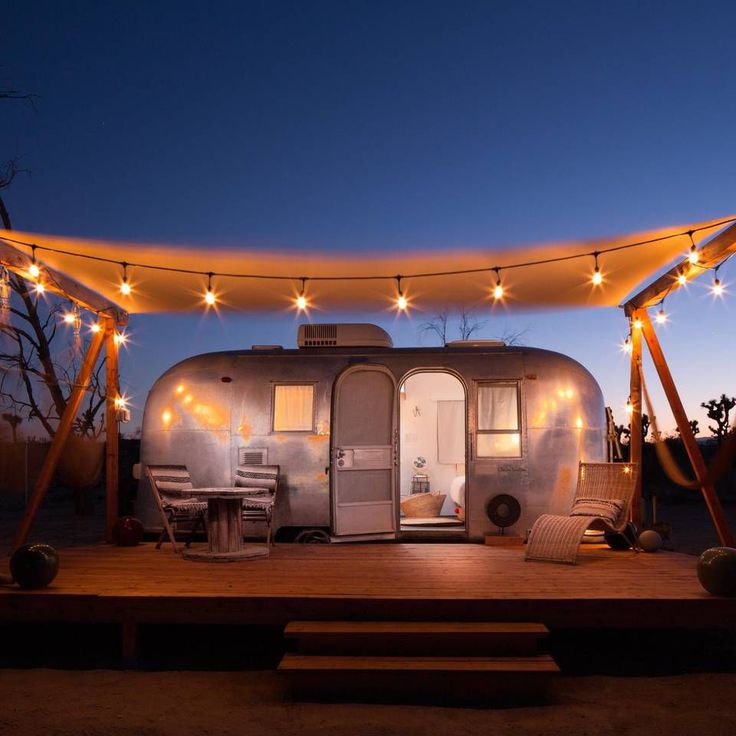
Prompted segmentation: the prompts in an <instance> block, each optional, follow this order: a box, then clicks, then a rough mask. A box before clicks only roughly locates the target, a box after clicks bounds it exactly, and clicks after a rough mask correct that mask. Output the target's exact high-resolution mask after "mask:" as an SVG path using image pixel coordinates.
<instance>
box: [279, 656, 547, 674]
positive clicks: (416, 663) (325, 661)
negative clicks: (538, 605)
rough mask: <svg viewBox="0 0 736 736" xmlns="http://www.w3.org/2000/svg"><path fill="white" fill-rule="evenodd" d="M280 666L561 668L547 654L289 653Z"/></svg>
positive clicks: (533, 670) (466, 669)
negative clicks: (456, 655) (370, 654)
mask: <svg viewBox="0 0 736 736" xmlns="http://www.w3.org/2000/svg"><path fill="white" fill-rule="evenodd" d="M279 669H280V670H301V671H309V672H320V671H324V670H337V671H340V672H350V671H356V670H369V671H372V672H373V671H379V670H400V671H403V672H423V671H439V672H524V673H527V674H534V673H537V672H544V673H548V672H559V667H558V666H557V664H556V663H555V661H554V659H552V657H550V656H549V655H547V654H540V655H537V656H534V657H366V656H362V655H361V656H355V657H351V656H349V655H343V656H334V655H329V656H315V655H308V656H303V655H301V654H286V655H284V658H283V659H282V660H281V664H280V665H279Z"/></svg>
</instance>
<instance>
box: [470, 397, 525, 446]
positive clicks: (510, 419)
mask: <svg viewBox="0 0 736 736" xmlns="http://www.w3.org/2000/svg"><path fill="white" fill-rule="evenodd" d="M519 428H520V423H519V386H518V384H516V383H481V384H479V385H478V432H477V437H476V449H477V455H478V457H520V456H521V432H520V431H519Z"/></svg>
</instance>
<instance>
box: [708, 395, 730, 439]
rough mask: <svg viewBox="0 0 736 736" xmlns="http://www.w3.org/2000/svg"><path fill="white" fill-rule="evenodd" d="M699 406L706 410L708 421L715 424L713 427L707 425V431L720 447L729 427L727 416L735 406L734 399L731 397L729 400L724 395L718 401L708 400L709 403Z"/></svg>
mask: <svg viewBox="0 0 736 736" xmlns="http://www.w3.org/2000/svg"><path fill="white" fill-rule="evenodd" d="M700 406H702V407H703V409H706V410H707V412H708V419H712V420H713V421H714V422H715V426H714V425H712V424H709V425H708V429H709V430H710V431H711V434H712V435H713V436H714V437H715V438H716V440H717V441H718V444H719V445H720V444H721V442H723V440H724V439H725V437H726V435H727V434H728V430H729V429H730V427H731V423H730V421H729V414H730V412H731V409H733V408H734V406H736V397H733V396H731V397H730V398H729V397H728V396H726V394H721V398H720V399H710V401H705V402H703V403H702V404H701V405H700Z"/></svg>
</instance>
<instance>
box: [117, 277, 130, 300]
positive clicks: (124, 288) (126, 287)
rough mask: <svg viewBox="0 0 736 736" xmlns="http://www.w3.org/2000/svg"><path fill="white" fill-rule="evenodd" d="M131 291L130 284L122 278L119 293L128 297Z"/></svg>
mask: <svg viewBox="0 0 736 736" xmlns="http://www.w3.org/2000/svg"><path fill="white" fill-rule="evenodd" d="M131 291H132V289H131V288H130V284H129V283H128V279H127V278H126V277H125V276H124V277H123V280H122V281H121V282H120V293H121V294H122V295H123V296H130V292H131Z"/></svg>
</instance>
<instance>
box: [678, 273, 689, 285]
mask: <svg viewBox="0 0 736 736" xmlns="http://www.w3.org/2000/svg"><path fill="white" fill-rule="evenodd" d="M677 283H678V284H679V285H680V286H685V284H686V283H687V276H685V274H684V273H681V274H680V275H679V276H678V277H677Z"/></svg>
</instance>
